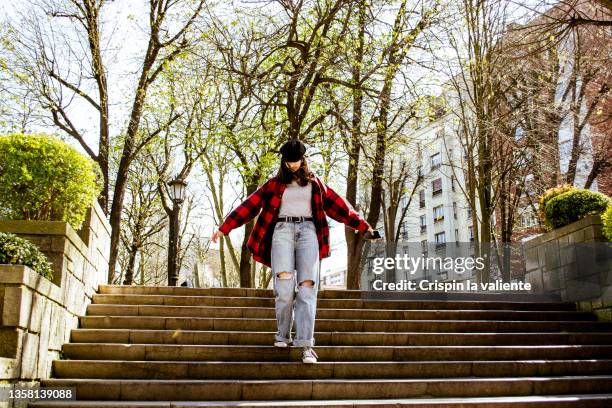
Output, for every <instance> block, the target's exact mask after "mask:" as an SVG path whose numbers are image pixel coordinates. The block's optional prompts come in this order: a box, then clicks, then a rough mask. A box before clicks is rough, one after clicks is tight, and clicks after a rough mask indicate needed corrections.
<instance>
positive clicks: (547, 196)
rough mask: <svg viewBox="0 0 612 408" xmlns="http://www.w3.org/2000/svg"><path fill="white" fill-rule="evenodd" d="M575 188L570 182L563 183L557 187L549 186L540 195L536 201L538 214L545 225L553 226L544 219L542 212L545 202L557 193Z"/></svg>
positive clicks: (550, 227)
mask: <svg viewBox="0 0 612 408" xmlns="http://www.w3.org/2000/svg"><path fill="white" fill-rule="evenodd" d="M574 190H576V187H574V186H572V185H571V184H563V185H561V186H557V187H553V188H549V189H548V190H546V191H545V192H544V193H543V194H542V195H541V196H540V199H539V201H538V204H539V205H538V216H539V217H540V220H541V221H542V222H543V223H544V224H546V226H547V227H548V228H549V229H552V228H553V226H552V225H551V224H549V223H548V222H547V221H546V214H545V212H544V209H545V208H546V204H547V203H548V202H549V201H550V200H551V199H552V198H554V197H556V196H558V195H559V194H563V193H566V192H568V191H574Z"/></svg>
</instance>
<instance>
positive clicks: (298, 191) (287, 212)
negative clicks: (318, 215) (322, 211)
mask: <svg viewBox="0 0 612 408" xmlns="http://www.w3.org/2000/svg"><path fill="white" fill-rule="evenodd" d="M311 198H312V182H310V181H309V182H308V184H306V185H305V186H303V187H302V186H300V185H299V184H298V183H297V180H293V181H292V182H291V184H287V186H286V187H285V191H284V192H283V196H282V197H281V205H280V209H279V213H278V215H279V216H287V217H300V216H302V217H312V204H311V201H310V200H311Z"/></svg>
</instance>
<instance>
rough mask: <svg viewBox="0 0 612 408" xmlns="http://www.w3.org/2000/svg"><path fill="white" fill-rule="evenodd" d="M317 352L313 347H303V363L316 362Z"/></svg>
mask: <svg viewBox="0 0 612 408" xmlns="http://www.w3.org/2000/svg"><path fill="white" fill-rule="evenodd" d="M317 358H319V356H317V353H315V351H314V350H313V349H312V347H304V348H303V349H302V363H305V364H314V363H316V362H317Z"/></svg>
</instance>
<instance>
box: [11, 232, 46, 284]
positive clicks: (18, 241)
mask: <svg viewBox="0 0 612 408" xmlns="http://www.w3.org/2000/svg"><path fill="white" fill-rule="evenodd" d="M0 264H11V265H26V266H29V267H30V268H32V270H33V271H34V272H36V273H38V274H39V275H42V276H44V277H45V278H47V279H49V280H52V279H53V270H52V269H51V263H49V261H48V260H47V257H46V256H45V255H44V254H43V253H42V252H40V250H39V249H38V247H36V245H34V244H33V243H31V242H30V241H28V240H26V239H23V238H19V237H18V236H16V235H14V234H8V233H4V232H0Z"/></svg>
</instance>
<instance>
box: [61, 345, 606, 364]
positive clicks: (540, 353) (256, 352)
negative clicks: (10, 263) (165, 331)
mask: <svg viewBox="0 0 612 408" xmlns="http://www.w3.org/2000/svg"><path fill="white" fill-rule="evenodd" d="M301 352H302V351H301V348H299V347H289V348H284V349H279V348H276V347H274V346H272V345H270V346H247V345H236V346H234V345H183V344H181V345H178V344H114V343H66V344H64V345H63V347H62V354H63V356H64V357H65V358H67V359H72V360H131V361H134V360H140V361H261V362H264V361H265V362H269V361H301V358H302V354H301ZM316 352H317V354H318V355H319V361H321V362H326V361H327V362H331V361H486V360H496V361H499V360H527V359H552V360H568V359H581V360H583V359H608V358H612V345H557V346H552V345H545V346H524V345H521V346H320V347H319V346H317V347H316Z"/></svg>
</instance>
